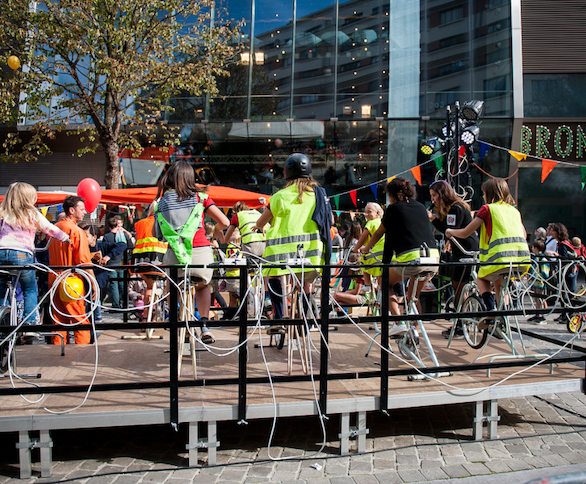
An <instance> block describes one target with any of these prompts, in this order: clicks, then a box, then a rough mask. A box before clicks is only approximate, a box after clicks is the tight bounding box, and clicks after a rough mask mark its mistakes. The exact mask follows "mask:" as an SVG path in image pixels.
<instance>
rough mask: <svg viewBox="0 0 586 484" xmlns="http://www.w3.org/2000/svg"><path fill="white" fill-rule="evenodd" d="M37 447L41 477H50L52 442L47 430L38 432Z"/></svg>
mask: <svg viewBox="0 0 586 484" xmlns="http://www.w3.org/2000/svg"><path fill="white" fill-rule="evenodd" d="M39 435H40V439H39V447H40V448H41V477H51V468H52V467H53V441H52V440H51V435H50V433H49V431H48V430H41V431H40V432H39Z"/></svg>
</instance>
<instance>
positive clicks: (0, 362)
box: [0, 306, 14, 373]
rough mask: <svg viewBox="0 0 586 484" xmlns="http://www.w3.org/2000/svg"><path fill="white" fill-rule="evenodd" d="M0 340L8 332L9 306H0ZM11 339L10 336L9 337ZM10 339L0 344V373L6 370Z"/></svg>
mask: <svg viewBox="0 0 586 484" xmlns="http://www.w3.org/2000/svg"><path fill="white" fill-rule="evenodd" d="M0 328H1V329H0V341H1V340H3V339H4V338H6V336H8V334H9V333H10V307H9V306H3V307H0ZM2 329H4V331H2ZM11 339H12V338H11ZM10 343H11V341H10V340H7V341H6V342H5V343H4V344H3V345H0V373H6V372H7V371H8V354H9V353H10V351H9V349H10ZM12 366H14V351H13V352H12Z"/></svg>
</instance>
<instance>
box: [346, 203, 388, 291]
mask: <svg viewBox="0 0 586 484" xmlns="http://www.w3.org/2000/svg"><path fill="white" fill-rule="evenodd" d="M383 214H384V211H383V208H382V207H381V206H380V205H379V204H378V203H376V202H370V203H367V204H366V207H364V216H365V217H366V225H365V226H364V229H363V230H362V233H361V234H360V238H359V239H358V242H356V245H355V246H354V247H353V248H352V252H358V251H359V250H360V248H361V247H362V246H364V245H366V244H367V243H368V241H369V240H370V238H371V237H372V236H373V235H374V233H375V232H376V231H377V229H378V228H379V227H380V224H381V220H382V216H383ZM384 246H385V236H384V235H383V236H382V237H381V238H380V239H379V241H378V242H377V243H376V244H375V245H374V246H373V248H372V251H371V252H369V253H367V254H364V255H363V256H362V259H361V262H362V264H363V266H364V267H363V269H362V272H363V274H364V283H365V284H364V290H365V291H368V290H369V286H370V285H371V284H372V281H371V279H370V276H374V277H377V278H380V277H381V276H382V273H383V268H382V267H372V268H368V266H369V265H374V264H380V263H381V262H382V259H383V249H384Z"/></svg>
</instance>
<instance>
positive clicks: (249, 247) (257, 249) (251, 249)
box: [242, 242, 267, 257]
mask: <svg viewBox="0 0 586 484" xmlns="http://www.w3.org/2000/svg"><path fill="white" fill-rule="evenodd" d="M266 245H267V244H266V242H249V243H248V244H243V245H242V254H244V256H246V255H247V254H252V255H254V256H257V257H262V254H263V252H264V251H265V246H266Z"/></svg>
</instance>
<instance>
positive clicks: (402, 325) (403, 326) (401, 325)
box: [389, 323, 407, 336]
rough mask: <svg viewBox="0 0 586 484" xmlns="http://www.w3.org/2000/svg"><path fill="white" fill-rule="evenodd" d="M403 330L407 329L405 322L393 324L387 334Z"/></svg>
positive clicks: (393, 334)
mask: <svg viewBox="0 0 586 484" xmlns="http://www.w3.org/2000/svg"><path fill="white" fill-rule="evenodd" d="M405 331H407V325H406V324H405V323H399V324H395V325H394V326H393V327H392V328H390V329H389V336H396V335H398V334H403V333H404V332H405Z"/></svg>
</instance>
